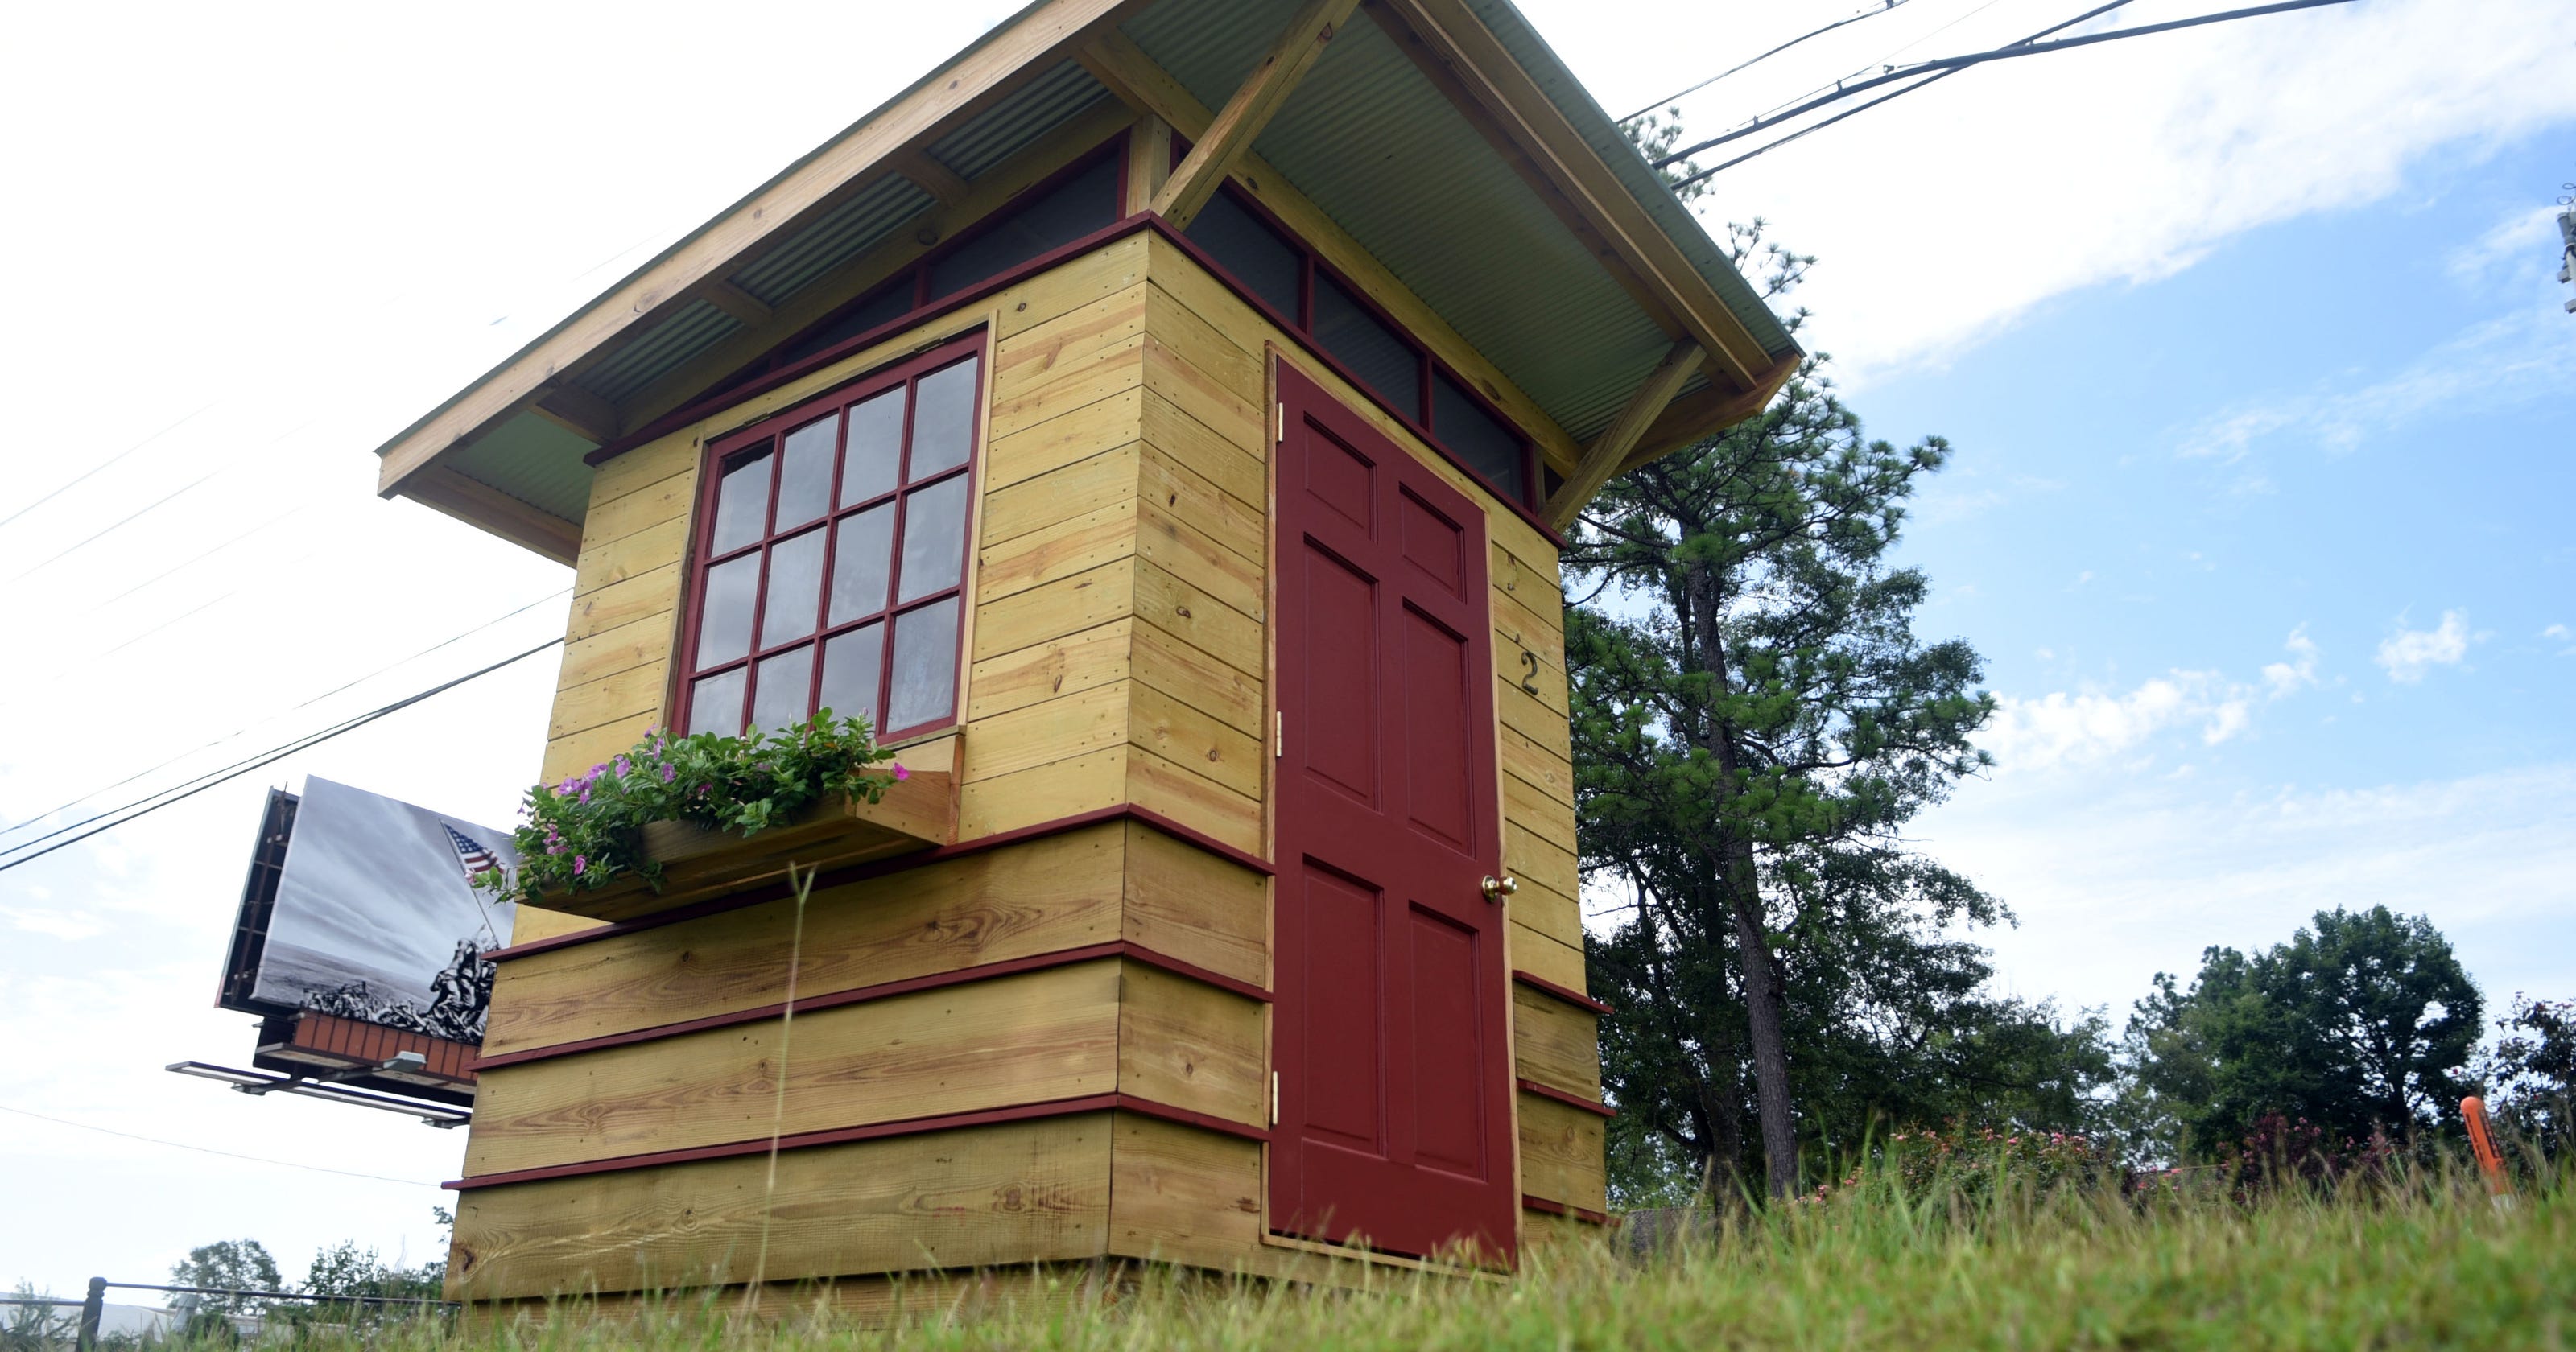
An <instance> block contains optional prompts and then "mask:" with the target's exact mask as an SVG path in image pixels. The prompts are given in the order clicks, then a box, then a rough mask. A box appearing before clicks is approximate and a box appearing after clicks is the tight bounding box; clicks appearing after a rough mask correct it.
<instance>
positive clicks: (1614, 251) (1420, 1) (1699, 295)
mask: <svg viewBox="0 0 2576 1352" xmlns="http://www.w3.org/2000/svg"><path fill="white" fill-rule="evenodd" d="M1370 3H1371V11H1370V12H1371V14H1372V15H1373V16H1376V17H1379V18H1380V19H1381V20H1382V21H1384V22H1388V23H1389V24H1390V32H1391V33H1393V34H1394V35H1395V36H1396V37H1397V39H1398V41H1397V45H1398V46H1399V47H1402V48H1404V49H1405V51H1406V52H1407V53H1408V54H1409V55H1411V56H1412V57H1413V59H1414V63H1415V65H1417V66H1418V67H1420V68H1422V70H1423V71H1424V73H1425V74H1426V75H1429V76H1430V77H1431V78H1432V81H1433V83H1434V84H1436V85H1439V86H1441V87H1442V88H1443V89H1444V90H1446V91H1447V92H1449V94H1450V96H1451V98H1452V99H1453V100H1457V101H1459V102H1460V111H1461V112H1462V113H1464V114H1466V116H1467V118H1468V120H1469V121H1470V122H1475V123H1478V124H1479V130H1480V131H1484V132H1485V134H1486V137H1487V139H1488V140H1490V141H1495V142H1496V143H1497V144H1498V146H1499V145H1501V144H1508V145H1510V146H1512V147H1515V148H1516V151H1517V158H1516V157H1515V156H1514V155H1513V154H1509V153H1507V155H1506V158H1507V159H1514V160H1515V167H1516V168H1520V167H1522V166H1523V164H1524V163H1525V164H1526V171H1527V172H1534V173H1536V174H1537V175H1538V178H1539V181H1541V182H1543V183H1544V184H1545V185H1546V188H1547V190H1548V192H1550V193H1553V194H1557V195H1560V196H1561V197H1562V199H1563V201H1564V202H1565V203H1566V204H1567V209H1569V210H1571V211H1572V212H1573V213H1574V214H1575V215H1576V216H1578V217H1580V219H1581V220H1582V221H1583V223H1584V227H1585V229H1584V230H1583V231H1582V232H1579V233H1583V234H1585V236H1586V243H1593V242H1594V241H1595V240H1596V239H1597V241H1598V242H1599V245H1600V246H1602V247H1605V248H1606V250H1607V252H1606V254H1602V253H1600V252H1599V250H1598V249H1596V254H1597V256H1601V258H1602V262H1603V266H1605V267H1607V268H1609V269H1610V270H1611V272H1612V273H1613V275H1614V276H1615V275H1617V274H1618V273H1619V272H1620V271H1622V270H1626V271H1629V272H1633V273H1634V274H1635V276H1636V277H1637V278H1638V279H1640V280H1641V281H1643V282H1644V283H1645V284H1646V285H1647V286H1648V287H1650V288H1651V289H1652V291H1653V292H1654V293H1655V296H1656V297H1657V300H1658V304H1657V305H1655V306H1654V307H1651V308H1654V309H1658V310H1663V311H1665V312H1666V313H1668V314H1669V315H1670V316H1671V317H1672V318H1673V319H1676V320H1678V321H1679V322H1680V326H1681V328H1682V329H1683V330H1684V334H1683V335H1679V336H1687V337H1689V338H1691V339H1692V340H1694V341H1696V342H1697V343H1698V344H1699V345H1700V346H1701V347H1702V348H1704V349H1706V350H1707V351H1708V353H1709V355H1710V357H1711V358H1713V359H1714V360H1715V361H1716V362H1718V363H1719V366H1720V369H1721V370H1722V372H1723V373H1724V375H1725V378H1726V383H1727V384H1728V385H1729V386H1730V387H1731V388H1733V389H1735V390H1739V391H1750V390H1752V389H1754V388H1756V387H1758V386H1759V384H1760V383H1761V377H1762V374H1763V372H1764V371H1765V370H1766V368H1768V367H1769V366H1770V365H1771V356H1770V354H1769V353H1767V352H1765V351H1763V349H1762V344H1761V342H1760V341H1759V340H1758V339H1756V338H1755V337H1754V336H1753V334H1752V331H1751V330H1749V329H1747V328H1746V327H1745V326H1744V323H1743V321H1741V320H1739V319H1737V318H1736V317H1735V314H1734V312H1733V311H1731V310H1729V309H1727V307H1726V302H1725V300H1724V298H1723V297H1721V296H1719V295H1718V294H1717V289H1716V288H1715V287H1714V286H1711V285H1710V284H1709V282H1708V280H1707V279H1706V278H1704V277H1702V276H1700V274H1699V271H1698V269H1696V268H1695V267H1693V266H1692V265H1691V262H1690V260H1689V259H1688V258H1687V257H1685V256H1684V255H1683V253H1682V251H1681V247H1680V246H1679V245H1677V244H1675V243H1674V242H1673V241H1672V240H1671V239H1670V238H1669V237H1668V236H1666V235H1665V234H1664V232H1663V230H1662V228H1661V227H1660V226H1659V225H1657V224H1656V223H1655V221H1654V219H1653V218H1652V217H1650V216H1648V215H1647V214H1646V210H1645V208H1644V207H1643V206H1641V205H1639V204H1638V202H1637V200H1636V199H1635V198H1634V197H1632V196H1630V195H1629V193H1628V189H1627V187H1626V185H1624V184H1622V183H1621V182H1620V181H1619V178H1618V175H1617V174H1616V173H1614V172H1613V171H1612V170H1611V168H1610V166H1609V165H1608V164H1607V163H1606V162H1604V161H1603V160H1602V159H1601V157H1600V155H1599V154H1598V153H1597V152H1595V151H1594V150H1593V148H1592V146H1591V145H1590V143H1588V142H1586V141H1585V140H1584V139H1583V136H1582V133H1580V132H1578V131H1576V130H1575V128H1574V126H1573V125H1572V124H1571V123H1569V122H1567V121H1566V120H1565V116H1564V114H1563V113H1561V112H1559V111H1558V110H1557V108H1556V105H1555V104H1553V103H1551V102H1550V101H1549V100H1548V97H1547V94H1546V91H1545V90H1543V89H1541V88H1540V87H1539V86H1538V83H1537V81H1535V80H1533V79H1531V78H1530V75H1529V72H1527V71H1525V70H1523V69H1521V67H1520V65H1519V63H1518V62H1515V61H1514V60H1512V57H1511V54H1510V52H1508V51H1506V50H1505V49H1504V47H1503V45H1502V42H1501V41H1500V40H1499V39H1497V38H1496V37H1495V36H1494V35H1493V32H1492V31H1491V30H1489V29H1487V28H1486V27H1485V25H1484V22H1483V21H1482V20H1480V19H1478V18H1477V17H1476V15H1475V12H1474V11H1473V10H1471V9H1469V8H1468V7H1467V4H1466V0H1370ZM1623 284H1624V283H1623ZM1668 332H1669V330H1668Z"/></svg>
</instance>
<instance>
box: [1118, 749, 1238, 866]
mask: <svg viewBox="0 0 2576 1352" xmlns="http://www.w3.org/2000/svg"><path fill="white" fill-rule="evenodd" d="M1128 751H1129V758H1128V763H1127V764H1128V770H1127V801H1128V802H1131V803H1134V804H1135V805H1136V806H1138V807H1141V808H1144V809H1146V810H1148V811H1152V812H1159V813H1161V814H1163V815H1164V816H1166V817H1169V818H1171V819H1172V820H1173V821H1176V822H1179V823H1180V824H1181V825H1183V826H1186V827H1188V828H1190V829H1191V830H1193V831H1198V832H1202V833H1204V834H1206V835H1208V836H1210V837H1212V838H1214V839H1216V840H1220V841H1223V842H1224V843H1226V844H1228V845H1231V846H1233V847H1235V848H1236V849H1238V850H1243V851H1245V852H1247V853H1250V854H1259V853H1261V839H1262V830H1261V828H1262V822H1261V803H1260V801H1259V800H1257V799H1254V798H1250V797H1247V796H1245V795H1243V794H1240V793H1237V792H1235V791H1234V790H1232V789H1229V788H1227V787H1225V786H1224V785H1222V784H1219V783H1217V782H1216V781H1214V780H1212V779H1209V778H1207V777H1206V776H1204V775H1201V774H1198V773H1196V772H1195V771H1192V770H1189V769H1187V768H1185V767H1183V766H1181V765H1179V764H1177V763H1175V762H1173V761H1169V760H1165V759H1164V758H1162V757H1161V756H1157V755H1155V754H1154V753H1153V752H1151V751H1147V750H1145V749H1144V748H1142V747H1136V746H1131V747H1129V748H1128Z"/></svg>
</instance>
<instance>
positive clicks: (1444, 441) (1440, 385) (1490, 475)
mask: <svg viewBox="0 0 2576 1352" xmlns="http://www.w3.org/2000/svg"><path fill="white" fill-rule="evenodd" d="M1431 434H1432V435H1433V436H1435V437H1438V438H1439V439H1440V444H1441V445H1444V446H1446V447H1448V448H1449V449H1450V450H1451V451H1453V452H1455V453H1456V454H1457V456H1458V458H1459V459H1461V460H1464V461H1466V462H1467V468H1469V469H1472V470H1474V471H1476V472H1477V473H1478V474H1481V475H1484V476H1485V478H1486V479H1487V480H1488V481H1489V482H1491V483H1492V484H1493V485H1494V487H1496V488H1499V489H1501V490H1503V493H1504V495H1505V496H1507V497H1510V498H1511V499H1512V500H1513V501H1515V502H1519V501H1526V500H1527V499H1528V497H1529V481H1528V474H1529V467H1528V465H1527V463H1526V461H1527V456H1526V455H1525V454H1524V448H1523V446H1522V443H1521V439H1520V435H1519V434H1518V433H1516V432H1514V431H1512V429H1510V428H1509V427H1506V426H1504V425H1503V423H1502V420H1501V419H1499V418H1496V417H1495V416H1494V415H1493V414H1491V413H1487V412H1486V411H1485V406H1484V405H1482V404H1479V403H1477V402H1476V401H1475V400H1474V399H1473V398H1471V397H1469V396H1468V394H1467V391H1466V390H1465V389H1463V388H1461V387H1460V386H1459V384H1458V382H1457V381H1454V380H1451V379H1450V378H1449V373H1448V372H1446V371H1434V372H1432V373H1431Z"/></svg>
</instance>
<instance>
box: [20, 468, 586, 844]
mask: <svg viewBox="0 0 2576 1352" xmlns="http://www.w3.org/2000/svg"><path fill="white" fill-rule="evenodd" d="M298 510H302V509H300V508H299V509H298ZM571 590H572V588H570V587H558V588H556V589H555V590H554V591H551V592H548V593H546V594H545V595H543V596H540V597H538V598H537V599H536V600H533V601H530V602H529V603H527V604H526V605H524V606H521V607H519V608H518V609H516V610H513V611H510V612H508V613H507V614H503V615H496V616H493V617H492V618H491V619H488V620H485V621H484V622H483V623H481V624H478V625H476V626H474V627H473V628H471V629H468V630H466V631H465V632H464V633H461V634H458V635H455V636H454V637H452V638H446V639H441V640H440V641H438V642H436V643H433V644H431V645H429V646H428V647H426V648H423V649H421V650H420V651H419V652H416V653H413V654H412V655H411V656H409V657H405V658H402V659H400V660H398V661H394V662H388V663H386V664H385V665H383V666H381V667H378V668H376V669H375V670H374V671H371V672H368V673H367V674H366V675H364V676H360V677H358V678H357V679H356V680H353V681H346V682H343V683H341V684H339V685H336V686H333V687H331V688H330V689H328V690H325V691H323V692H322V693H321V694H318V695H315V696H313V697H312V698H311V699H308V700H305V701H304V702H303V703H301V704H295V705H290V706H288V707H287V708H285V709H281V710H279V711H278V712H276V713H273V714H270V715H269V716H268V717H266V718H263V719H260V720H259V721H258V722H255V723H245V724H243V725H242V726H240V727H238V728H235V729H233V730H232V731H231V732H228V733H225V734H224V735H223V736H221V737H218V738H216V739H214V740H213V741H211V742H207V743H205V744H203V745H201V746H197V747H192V748H190V749H189V750H186V751H182V752H180V753H179V754H178V755H176V756H172V757H171V758H170V759H168V760H165V761H163V762H161V763H160V764H158V765H153V766H147V767H145V768H144V769H141V770H137V771H135V772H134V773H133V774H130V775H127V776H126V777H125V778H123V779H120V780H118V781H116V782H115V783H113V784H109V785H106V786H104V787H101V788H96V789H92V790H90V791H89V792H87V793H84V794H82V795H80V796H79V797H77V798H73V799H71V800H69V801H67V802H64V803H60V804H57V805H56V806H54V807H51V808H48V809H46V810H45V811H43V812H39V813H37V814H36V815H35V816H32V817H29V818H27V819H26V820H25V821H22V822H18V823H15V824H13V825H10V826H0V836H6V835H8V834H10V833H12V832H15V831H23V830H25V829H27V828H28V827H30V826H33V825H35V824H36V823H38V822H40V821H43V820H45V819H46V818H47V817H50V816H53V815H54V814H55V813H57V812H61V811H64V810H66V809H69V808H75V807H78V806H80V805H81V804H83V803H85V802H88V801H89V800H90V799H92V798H96V797H98V796H99V795H100V794H103V793H108V792H111V791H113V790H116V789H121V788H124V787H125V786H126V785H128V784H131V783H133V782H134V781H136V780H138V779H142V778H144V777H146V776H148V775H154V774H158V773H160V772H161V771H163V770H167V769H169V768H170V767H171V766H173V765H176V764H178V763H179V762H181V761H183V760H186V759H188V758H189V757H190V756H194V755H196V754H197V753H198V752H201V751H208V750H211V749H213V748H215V747H219V746H222V745H223V744H224V743H226V742H229V741H231V740H233V739H234V738H236V737H239V736H241V735H242V734H243V733H246V732H248V731H250V730H251V729H252V728H256V727H260V726H262V725H263V724H267V723H273V722H275V721H277V720H278V719H280V718H284V717H285V716H286V715H288V714H291V713H294V712H295V711H296V710H298V709H304V708H309V707H311V706H313V705H316V704H319V703H321V702H322V701H324V700H326V699H329V698H331V697H332V696H333V695H336V694H339V693H340V692H341V691H344V690H348V689H351V688H353V687H356V686H361V685H364V684H366V683H367V682H369V681H372V680H374V679H376V678H377V677H379V676H382V675H384V674H385V673H386V672H389V671H392V670H394V669H396V668H398V667H405V666H409V665H410V664H412V663H414V662H417V661H419V660H420V659H422V658H424V657H427V656H429V655H430V654H431V653H434V652H437V651H438V650H439V649H441V648H445V647H450V646H453V645H455V644H458V643H462V642H464V641H465V640H467V639H469V638H472V637H474V636H475V635H476V634H479V633H482V632H483V631H484V630H486V629H489V628H492V627H493V626H494V625H497V624H500V623H502V622H503V621H505V620H510V619H515V618H516V617H518V616H520V615H524V614H526V613H527V612H529V611H531V610H534V609H536V608H537V607H538V606H541V605H544V604H545V603H546V602H548V601H551V600H553V599H555V598H556V597H558V596H561V595H563V594H564V593H565V592H568V591H571ZM226 595H230V593H226ZM217 599H218V600H220V599H222V598H220V597H218V598H217ZM208 604H210V605H211V604H213V603H212V602H209V603H208ZM201 608H202V607H201ZM192 613H193V612H192ZM181 618H183V619H184V618H186V617H185V616H182V617H181ZM164 792H166V790H165V791H164ZM93 820H95V819H93ZM64 829H65V830H70V829H74V828H71V827H66V828H64ZM56 834H60V833H59V832H57V833H56ZM51 838H52V837H51V836H39V837H37V838H36V840H29V841H24V842H21V843H20V844H19V845H15V846H8V847H5V848H6V849H23V848H25V847H26V846H28V845H33V844H36V843H37V841H38V840H48V839H51Z"/></svg>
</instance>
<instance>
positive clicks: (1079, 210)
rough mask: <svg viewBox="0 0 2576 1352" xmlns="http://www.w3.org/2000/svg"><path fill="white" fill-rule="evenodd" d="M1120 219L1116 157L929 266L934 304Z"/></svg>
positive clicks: (1011, 210)
mask: <svg viewBox="0 0 2576 1352" xmlns="http://www.w3.org/2000/svg"><path fill="white" fill-rule="evenodd" d="M1117 219H1118V157H1117V156H1115V155H1104V156H1102V157H1100V158H1099V159H1097V160H1094V161H1092V162H1091V164H1090V165H1089V166H1087V167H1085V168H1084V169H1082V170H1081V171H1079V172H1077V173H1076V174H1074V176H1073V177H1071V178H1068V179H1066V180H1065V181H1063V182H1062V183H1058V184H1057V185H1055V186H1054V187H1052V188H1048V189H1046V190H1045V191H1043V192H1040V193H1038V194H1037V195H1036V196H1034V197H1031V198H1029V199H1028V200H1026V201H1024V202H1020V203H1016V204H1014V205H1012V206H1010V207H1006V208H1004V210H1003V212H1002V214H1001V216H1000V217H999V218H997V219H996V220H994V221H992V222H991V223H990V224H988V225H987V226H986V227H985V228H984V229H983V230H981V231H980V232H978V233H977V234H976V235H975V236H974V237H972V238H970V239H968V240H967V241H966V242H965V243H963V244H960V245H958V246H957V247H956V248H955V249H954V250H951V251H950V252H949V253H947V254H945V255H942V256H941V257H940V258H938V259H936V260H934V261H933V262H932V263H931V265H930V290H929V294H930V296H931V298H932V299H934V300H935V299H937V298H939V297H941V296H945V295H947V294H948V293H950V292H952V291H961V290H964V289H965V288H967V287H970V286H973V285H974V284H975V283H977V282H980V281H982V280H984V279H985V278H987V277H990V276H992V275H993V274H994V273H997V272H1000V271H1003V270H1004V269H1006V268H1012V267H1016V266H1018V265H1020V264H1022V263H1025V262H1027V261H1029V260H1030V259H1032V258H1035V257H1037V256H1038V255H1039V254H1042V253H1045V252H1046V251H1047V250H1049V249H1061V248H1063V247H1064V246H1065V245H1068V244H1071V243H1072V242H1074V241H1075V240H1077V239H1080V238H1082V237H1083V236H1085V235H1087V234H1090V233H1091V232H1092V231H1094V230H1098V229H1100V228H1101V227H1103V226H1106V225H1109V224H1111V223H1113V222H1115V221H1116V220H1117Z"/></svg>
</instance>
